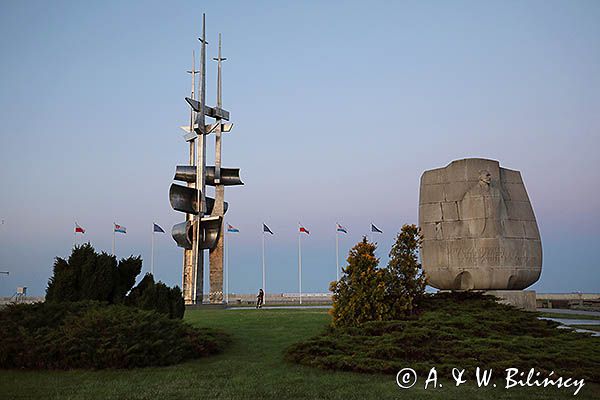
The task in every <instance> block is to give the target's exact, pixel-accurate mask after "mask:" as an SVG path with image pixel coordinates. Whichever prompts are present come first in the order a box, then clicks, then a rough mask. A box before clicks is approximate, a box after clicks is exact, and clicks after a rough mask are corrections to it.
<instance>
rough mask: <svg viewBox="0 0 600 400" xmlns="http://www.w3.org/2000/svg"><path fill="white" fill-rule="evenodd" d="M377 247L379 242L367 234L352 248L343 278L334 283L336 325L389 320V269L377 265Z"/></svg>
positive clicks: (332, 285) (353, 324) (334, 316)
mask: <svg viewBox="0 0 600 400" xmlns="http://www.w3.org/2000/svg"><path fill="white" fill-rule="evenodd" d="M376 248H377V245H376V244H375V243H370V242H369V241H368V240H367V238H366V237H363V239H362V241H361V242H359V243H358V244H357V245H356V246H354V247H353V248H352V249H351V250H350V255H349V256H348V259H347V262H348V265H347V266H346V267H345V268H344V270H343V271H344V275H343V276H342V278H341V279H340V280H339V281H338V282H332V283H331V287H330V290H331V291H332V292H333V308H332V310H331V314H332V316H333V325H335V326H342V325H345V326H356V325H359V324H361V323H363V322H367V321H381V320H383V319H385V316H386V314H387V313H388V310H389V308H388V306H387V304H386V302H385V293H386V290H385V276H384V274H385V272H384V271H382V270H380V269H378V268H377V265H378V264H379V259H378V258H377V257H375V250H376Z"/></svg>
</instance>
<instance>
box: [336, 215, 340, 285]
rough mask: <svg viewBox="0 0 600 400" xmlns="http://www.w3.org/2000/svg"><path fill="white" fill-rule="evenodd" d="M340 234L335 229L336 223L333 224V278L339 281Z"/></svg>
mask: <svg viewBox="0 0 600 400" xmlns="http://www.w3.org/2000/svg"><path fill="white" fill-rule="evenodd" d="M339 238H340V235H339V233H338V230H337V224H336V225H335V280H336V282H339V280H340V244H339Z"/></svg>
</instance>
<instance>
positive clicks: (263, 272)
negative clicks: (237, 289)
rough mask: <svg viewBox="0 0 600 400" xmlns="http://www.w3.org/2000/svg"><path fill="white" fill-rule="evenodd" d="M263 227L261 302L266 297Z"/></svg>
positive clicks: (263, 237)
mask: <svg viewBox="0 0 600 400" xmlns="http://www.w3.org/2000/svg"><path fill="white" fill-rule="evenodd" d="M265 271H266V269H265V229H264V226H263V233H262V290H263V304H266V301H265V300H266V299H267V286H266V280H265Z"/></svg>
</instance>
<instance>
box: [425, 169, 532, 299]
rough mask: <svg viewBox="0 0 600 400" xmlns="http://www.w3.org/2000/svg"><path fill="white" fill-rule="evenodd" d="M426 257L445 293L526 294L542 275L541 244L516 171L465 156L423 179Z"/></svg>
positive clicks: (431, 275)
mask: <svg viewBox="0 0 600 400" xmlns="http://www.w3.org/2000/svg"><path fill="white" fill-rule="evenodd" d="M419 225H420V227H421V229H422V233H423V244H422V248H421V257H422V264H423V270H424V271H425V273H426V274H427V277H428V279H429V284H430V285H431V286H433V287H435V288H438V289H442V290H470V289H475V290H522V289H525V288H527V287H529V286H530V285H532V284H533V283H535V282H536V281H537V280H538V279H539V277H540V274H541V271H542V243H541V239H540V233H539V230H538V226H537V222H536V219H535V215H534V212H533V208H532V206H531V203H530V201H529V197H528V195H527V191H526V190H525V185H524V184H523V180H522V179H521V173H520V172H519V171H515V170H510V169H507V168H502V167H500V164H499V162H498V161H495V160H487V159H481V158H468V159H463V160H457V161H453V162H451V163H450V164H449V165H448V166H446V167H444V168H437V169H432V170H429V171H425V172H424V173H423V175H422V176H421V187H420V195H419Z"/></svg>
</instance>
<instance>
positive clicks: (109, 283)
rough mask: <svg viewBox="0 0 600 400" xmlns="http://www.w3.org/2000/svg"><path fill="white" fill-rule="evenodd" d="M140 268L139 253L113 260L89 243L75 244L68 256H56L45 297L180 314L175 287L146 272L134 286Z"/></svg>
mask: <svg viewBox="0 0 600 400" xmlns="http://www.w3.org/2000/svg"><path fill="white" fill-rule="evenodd" d="M141 270H142V259H141V258H140V257H133V256H131V257H129V258H126V259H121V260H119V261H117V258H116V257H115V256H112V255H109V254H107V253H105V252H102V253H97V252H96V251H95V250H94V248H93V247H92V246H91V245H90V244H89V243H86V244H84V245H81V246H75V247H74V248H73V251H72V253H71V255H70V256H69V259H68V260H65V259H62V258H59V257H57V258H56V260H55V262H54V268H53V275H52V277H51V278H50V280H49V281H48V288H47V289H46V301H47V302H50V303H52V302H75V301H85V300H95V301H101V302H106V303H109V304H122V303H125V304H128V305H132V306H136V307H140V308H143V309H145V310H155V311H158V312H161V313H163V314H166V315H168V316H169V317H170V318H183V313H184V311H185V305H184V302H183V297H182V294H181V290H180V289H179V287H177V286H175V287H174V288H169V287H168V286H166V285H165V284H164V283H162V282H158V283H155V282H154V278H153V277H152V275H151V274H146V276H144V278H143V279H142V281H141V282H140V283H139V284H138V285H137V286H136V287H135V288H134V287H133V285H134V284H135V279H136V277H137V276H138V275H139V273H140V271H141ZM130 292H131V293H130ZM128 293H130V294H128Z"/></svg>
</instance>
